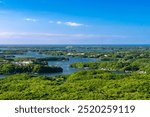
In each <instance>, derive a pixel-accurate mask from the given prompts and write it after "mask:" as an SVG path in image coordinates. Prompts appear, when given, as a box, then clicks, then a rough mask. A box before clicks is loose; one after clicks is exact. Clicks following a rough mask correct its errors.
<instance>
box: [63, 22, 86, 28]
mask: <svg viewBox="0 0 150 117" xmlns="http://www.w3.org/2000/svg"><path fill="white" fill-rule="evenodd" d="M65 25H67V26H74V27H78V26H83V24H80V23H76V22H65Z"/></svg>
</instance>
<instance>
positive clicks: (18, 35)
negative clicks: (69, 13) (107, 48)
mask: <svg viewBox="0 0 150 117" xmlns="http://www.w3.org/2000/svg"><path fill="white" fill-rule="evenodd" d="M6 38H7V39H27V38H30V39H41V38H44V39H51V38H68V39H70V38H72V39H86V38H89V39H92V38H98V39H108V38H112V39H118V38H119V39H122V38H123V39H124V38H129V36H126V35H96V34H51V33H28V32H21V33H19V32H0V39H6Z"/></svg>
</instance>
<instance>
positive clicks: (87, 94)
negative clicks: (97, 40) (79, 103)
mask: <svg viewBox="0 0 150 117" xmlns="http://www.w3.org/2000/svg"><path fill="white" fill-rule="evenodd" d="M14 51H15V53H14ZM0 52H1V57H0V68H1V69H0V74H2V75H5V74H7V75H8V76H5V77H3V78H1V79H0V99H10V100H23V99H25V100H30V99H34V100H37V99H40V100H42V99H43V100H45V99H50V100H51V99H53V100H120V99H121V100H122V99H123V100H139V99H142V100H147V99H150V46H149V45H136V46H135V45H132V46H131V45H130V46H127V45H116V46H111V45H109V46H107V45H105V46H100V45H97V46H96V45H93V46H79V45H78V46H42V47H41V46H40V47H39V46H36V47H35V46H34V47H28V46H27V47H25V46H20V47H12V46H11V47H1V48H0ZM28 52H32V53H31V55H32V56H31V55H30V54H29V56H26V54H27V53H28ZM12 53H13V54H12ZM37 53H38V54H37ZM34 55H37V56H36V57H35V56H34ZM23 56H24V57H23ZM41 56H42V57H41ZM74 58H78V59H79V60H84V59H85V60H87V59H88V58H94V59H95V60H96V61H90V60H91V59H89V61H88V62H85V61H84V62H82V61H73V60H74ZM81 58H83V59H81ZM51 61H55V62H56V63H61V64H62V65H63V64H66V63H67V65H68V66H63V67H62V66H59V64H57V65H56V66H53V65H51ZM70 61H72V62H70ZM66 67H67V69H76V71H75V72H70V73H69V74H64V75H53V76H48V75H40V74H41V73H58V72H62V73H63V72H64V70H65V68H66ZM35 73H36V74H35Z"/></svg>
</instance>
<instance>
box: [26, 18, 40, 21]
mask: <svg viewBox="0 0 150 117" xmlns="http://www.w3.org/2000/svg"><path fill="white" fill-rule="evenodd" d="M24 20H25V21H29V22H37V21H38V19H34V18H25V19H24Z"/></svg>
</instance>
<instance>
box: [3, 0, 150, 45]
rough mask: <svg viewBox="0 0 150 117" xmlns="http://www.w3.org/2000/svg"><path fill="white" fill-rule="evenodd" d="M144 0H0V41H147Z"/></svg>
mask: <svg viewBox="0 0 150 117" xmlns="http://www.w3.org/2000/svg"><path fill="white" fill-rule="evenodd" d="M149 6H150V1H148V0H41V1H40V0H0V44H150V15H149V14H150V7H149Z"/></svg>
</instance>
